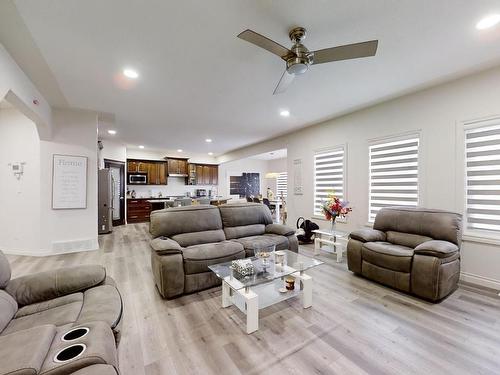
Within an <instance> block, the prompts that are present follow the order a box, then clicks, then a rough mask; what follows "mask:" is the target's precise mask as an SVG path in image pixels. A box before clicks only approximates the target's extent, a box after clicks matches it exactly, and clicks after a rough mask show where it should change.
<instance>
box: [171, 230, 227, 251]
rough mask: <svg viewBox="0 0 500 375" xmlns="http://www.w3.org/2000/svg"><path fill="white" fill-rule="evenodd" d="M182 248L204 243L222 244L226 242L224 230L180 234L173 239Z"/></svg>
mask: <svg viewBox="0 0 500 375" xmlns="http://www.w3.org/2000/svg"><path fill="white" fill-rule="evenodd" d="M170 238H171V239H173V240H174V241H175V242H177V243H178V244H179V245H181V246H182V247H188V246H193V245H200V244H204V243H213V242H221V241H225V240H226V236H225V235H224V231H223V230H222V229H216V230H204V231H202V232H191V233H180V234H176V235H174V236H172V237H170Z"/></svg>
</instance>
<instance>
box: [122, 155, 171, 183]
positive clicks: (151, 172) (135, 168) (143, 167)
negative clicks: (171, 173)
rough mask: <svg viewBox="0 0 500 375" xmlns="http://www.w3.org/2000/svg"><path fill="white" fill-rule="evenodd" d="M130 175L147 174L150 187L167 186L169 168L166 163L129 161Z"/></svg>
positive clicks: (128, 170)
mask: <svg viewBox="0 0 500 375" xmlns="http://www.w3.org/2000/svg"><path fill="white" fill-rule="evenodd" d="M127 172H128V173H146V174H147V175H148V185H167V183H168V180H167V176H168V166H167V162H166V161H155V160H127Z"/></svg>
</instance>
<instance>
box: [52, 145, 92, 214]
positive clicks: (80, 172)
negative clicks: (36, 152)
mask: <svg viewBox="0 0 500 375" xmlns="http://www.w3.org/2000/svg"><path fill="white" fill-rule="evenodd" d="M76 208H87V157H86V156H72V155H58V154H54V158H53V163H52V209H54V210H65V209H76Z"/></svg>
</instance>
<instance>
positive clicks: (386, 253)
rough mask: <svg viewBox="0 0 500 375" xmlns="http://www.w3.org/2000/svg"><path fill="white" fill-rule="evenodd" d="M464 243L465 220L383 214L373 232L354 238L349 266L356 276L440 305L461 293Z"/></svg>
mask: <svg viewBox="0 0 500 375" xmlns="http://www.w3.org/2000/svg"><path fill="white" fill-rule="evenodd" d="M461 238H462V215H460V214H457V213H453V212H448V211H441V210H432V209H426V208H403V207H388V208H383V209H381V210H380V211H379V213H378V214H377V216H376V217H375V223H374V224H373V229H360V230H356V231H354V232H352V233H351V234H350V240H349V242H348V244H347V263H348V267H349V269H350V270H351V271H352V272H355V273H356V274H359V275H362V276H364V277H366V278H368V279H371V280H374V281H377V282H379V283H381V284H384V285H387V286H390V287H393V288H395V289H399V290H401V291H404V292H408V293H412V294H415V295H417V296H419V297H421V298H424V299H427V300H429V301H433V302H435V301H439V300H441V299H443V298H444V297H446V296H448V295H449V294H450V293H452V292H453V291H454V290H455V289H456V288H457V284H458V280H459V277H460V245H461Z"/></svg>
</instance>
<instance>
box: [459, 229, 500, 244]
mask: <svg viewBox="0 0 500 375" xmlns="http://www.w3.org/2000/svg"><path fill="white" fill-rule="evenodd" d="M462 241H465V242H475V243H483V244H489V245H500V236H494V235H487V234H479V233H474V232H465V233H464V234H463V235H462Z"/></svg>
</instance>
